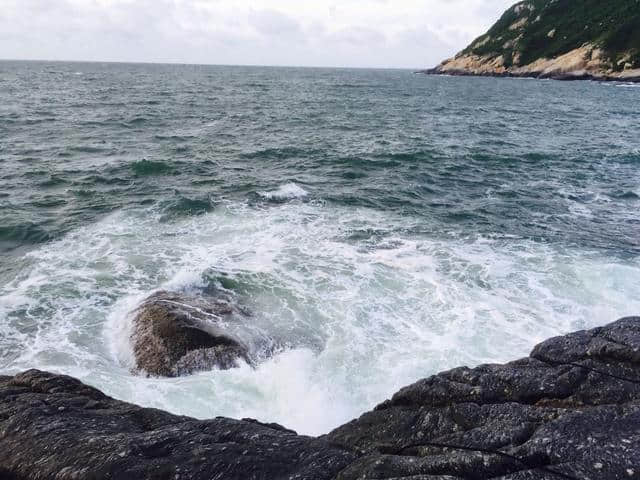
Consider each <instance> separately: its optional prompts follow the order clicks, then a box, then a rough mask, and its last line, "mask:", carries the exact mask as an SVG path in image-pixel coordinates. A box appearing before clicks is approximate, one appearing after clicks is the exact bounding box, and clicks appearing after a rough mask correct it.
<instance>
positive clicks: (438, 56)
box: [0, 0, 512, 68]
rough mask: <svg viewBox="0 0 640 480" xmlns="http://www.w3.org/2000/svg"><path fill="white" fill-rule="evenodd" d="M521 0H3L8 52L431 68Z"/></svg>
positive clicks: (2, 46)
mask: <svg viewBox="0 0 640 480" xmlns="http://www.w3.org/2000/svg"><path fill="white" fill-rule="evenodd" d="M511 3H512V0H402V1H397V0H394V1H391V0H340V1H338V0H314V1H313V2H300V1H299V0H3V8H2V10H1V11H0V39H1V42H0V58H24V59H58V60H98V61H149V62H185V63H214V64H216V63H218V64H270V65H322V66H324V65H326V66H357V67H366V66H371V67H411V68H415V67H423V66H430V65H433V64H435V63H438V62H439V61H440V60H442V59H443V58H445V57H448V56H450V55H452V54H453V53H455V52H456V51H457V50H460V49H461V48H462V47H464V46H465V45H466V44H467V43H468V42H470V41H471V40H473V39H474V38H475V37H477V36H478V35H480V34H481V33H483V32H484V31H485V30H486V29H487V28H488V27H489V26H490V25H491V24H492V23H493V22H494V21H495V20H496V19H497V18H498V17H499V15H500V14H501V13H502V11H503V10H504V9H505V8H507V7H508V6H509V5H510V4H511Z"/></svg>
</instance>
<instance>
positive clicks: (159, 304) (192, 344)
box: [131, 291, 251, 377]
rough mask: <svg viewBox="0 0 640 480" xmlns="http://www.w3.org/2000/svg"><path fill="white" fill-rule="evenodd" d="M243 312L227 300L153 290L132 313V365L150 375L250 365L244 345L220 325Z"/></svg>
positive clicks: (235, 319) (244, 316)
mask: <svg viewBox="0 0 640 480" xmlns="http://www.w3.org/2000/svg"><path fill="white" fill-rule="evenodd" d="M246 316H247V315H246V313H244V312H243V311H241V310H240V309H238V308H236V307H235V306H233V305H232V304H231V303H230V302H229V301H227V300H226V299H215V300H208V299H204V298H201V297H194V296H189V295H184V294H178V293H172V292H166V291H161V292H157V293H155V294H153V295H151V296H150V297H149V298H147V299H146V300H145V301H144V302H143V303H142V304H141V305H140V306H139V307H138V308H137V310H136V312H135V317H134V320H133V323H134V325H133V333H132V336H131V340H132V343H133V352H134V356H135V360H136V367H137V368H138V369H139V370H140V371H143V372H145V373H147V374H148V375H156V376H163V377H176V376H181V375H188V374H191V373H194V372H197V371H202V370H211V369H215V368H218V369H221V370H226V369H230V368H234V367H237V366H239V364H240V362H242V361H244V362H247V363H249V364H251V360H250V356H249V350H248V347H247V346H246V345H245V344H244V343H243V342H242V341H241V340H240V339H238V338H236V337H235V336H234V335H232V334H231V333H229V332H228V331H226V330H225V329H224V327H223V325H224V324H225V323H228V322H233V321H238V320H237V319H238V318H246Z"/></svg>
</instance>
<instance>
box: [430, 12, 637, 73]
mask: <svg viewBox="0 0 640 480" xmlns="http://www.w3.org/2000/svg"><path fill="white" fill-rule="evenodd" d="M423 73H429V74H446V75H478V76H511V77H536V78H553V79H558V80H579V79H594V80H618V81H632V82H638V81H640V1H639V0H616V1H612V2H602V1H600V0H579V1H575V0H525V1H523V2H519V3H517V4H516V5H514V6H513V7H511V8H510V9H508V10H507V11H506V12H505V13H504V14H503V15H502V17H501V18H500V19H499V20H498V22H496V23H495V25H493V26H492V27H491V28H490V29H489V31H488V32H487V33H485V34H484V35H482V36H480V37H479V38H477V39H476V40H475V41H473V42H472V43H471V44H470V45H469V46H468V47H467V48H465V49H464V50H462V51H461V52H460V53H458V54H457V55H456V56H455V57H453V58H450V59H448V60H445V61H444V62H442V63H441V64H440V65H438V66H437V67H435V68H433V69H431V70H426V71H424V72H423Z"/></svg>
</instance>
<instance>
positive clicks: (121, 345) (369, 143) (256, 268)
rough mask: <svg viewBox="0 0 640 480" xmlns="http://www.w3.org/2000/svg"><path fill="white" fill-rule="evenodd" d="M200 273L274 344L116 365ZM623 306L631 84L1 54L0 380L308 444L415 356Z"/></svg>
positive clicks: (559, 329) (550, 332)
mask: <svg viewBox="0 0 640 480" xmlns="http://www.w3.org/2000/svg"><path fill="white" fill-rule="evenodd" d="M211 288H215V289H218V291H220V289H222V290H223V291H224V292H226V294H228V295H230V296H231V298H233V301H234V302H237V304H238V305H239V306H241V307H242V308H244V309H246V310H247V311H248V312H250V317H249V320H248V322H249V323H250V324H251V325H250V326H249V327H250V328H251V329H252V331H254V332H259V334H260V335H263V336H264V337H265V338H272V339H277V341H278V345H280V347H279V348H278V349H276V350H274V351H273V352H272V354H270V355H265V356H264V358H262V359H261V361H260V362H259V363H258V365H257V366H255V368H252V367H250V366H248V365H242V366H241V367H240V368H237V369H232V370H226V371H209V372H202V373H198V374H195V375H192V376H187V377H180V378H172V379H166V378H153V377H146V376H144V375H140V374H136V373H135V369H134V366H135V362H134V359H133V355H132V348H131V340H130V335H131V325H132V312H133V310H134V309H135V308H136V306H137V305H138V304H139V303H140V302H141V301H142V300H143V299H144V298H146V297H147V296H149V295H150V294H152V293H153V292H156V291H158V290H161V289H164V290H170V291H175V292H183V293H187V294H190V295H205V294H206V292H208V291H210V289H211ZM633 314H640V89H639V88H634V86H633V85H626V84H620V83H598V82H585V81H581V82H558V81H552V80H544V81H542V80H525V79H507V78H463V77H444V76H426V75H420V74H415V73H414V72H412V71H410V70H366V69H324V68H267V67H230V66H195V65H153V64H113V63H58V62H10V61H4V62H0V374H2V375H12V374H15V373H17V372H21V371H24V370H26V369H30V368H38V369H42V370H48V371H51V372H57V373H63V374H68V375H72V376H74V377H77V378H79V379H80V380H82V381H83V382H86V383H87V384H89V385H93V386H95V387H97V388H99V389H101V390H102V391H104V392H105V393H107V394H108V395H110V396H113V397H115V398H118V399H122V400H125V401H128V402H133V403H137V404H140V405H143V406H147V407H155V408H161V409H165V410H168V411H170V412H173V413H176V414H182V415H189V416H194V417H197V418H210V417H215V416H228V417H233V418H247V417H248V418H256V419H258V420H261V421H268V422H278V423H280V424H283V425H285V426H287V427H289V428H292V429H295V430H297V431H298V432H300V433H304V434H312V435H317V434H322V433H326V432H328V431H330V430H331V429H332V428H334V427H336V426H338V425H340V424H342V423H344V422H346V421H348V420H350V419H352V418H355V417H357V416H359V415H360V414H361V413H363V412H364V411H366V410H368V409H371V408H372V407H374V406H375V405H377V404H378V403H380V402H382V401H384V400H385V399H387V398H390V397H391V396H392V395H393V393H394V392H396V391H397V390H398V389H399V388H401V387H403V386H405V385H408V384H410V383H412V382H414V381H417V380H419V379H421V378H424V377H427V376H429V375H432V374H435V373H437V372H439V371H442V370H446V369H450V368H454V367H457V366H461V365H468V366H475V365H479V364H482V363H495V362H505V361H510V360H514V359H517V358H519V357H522V356H526V355H527V354H528V353H529V352H530V351H531V349H532V347H533V346H534V345H535V344H536V343H538V342H540V341H542V340H544V339H546V338H549V337H552V336H555V335H560V334H563V333H567V332H570V331H573V330H577V329H585V328H592V327H596V326H599V325H604V324H606V323H609V322H611V321H614V320H616V319H618V318H619V317H622V316H627V315H633Z"/></svg>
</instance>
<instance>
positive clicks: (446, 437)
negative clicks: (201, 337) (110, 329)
mask: <svg viewBox="0 0 640 480" xmlns="http://www.w3.org/2000/svg"><path fill="white" fill-rule="evenodd" d="M0 478H11V479H20V480H22V479H31V478H38V479H43V480H48V479H56V480H71V479H85V478H96V479H97V478H100V479H102V478H109V479H113V480H120V479H123V480H124V479H131V478H136V479H193V480H196V479H197V480H200V479H202V480H204V479H207V480H209V479H229V480H235V479H238V480H240V479H243V480H244V479H265V480H267V479H268V480H279V479H283V480H284V479H309V480H311V479H318V480H323V479H327V480H328V479H338V480H355V479H358V480H360V479H362V480H364V479H378V480H381V479H387V480H392V479H400V478H402V479H405V480H445V479H446V480H462V479H496V480H525V479H547V480H555V479H593V480H596V479H634V478H640V318H638V317H634V318H626V319H622V320H619V321H618V322H615V323H613V324H611V325H609V326H606V327H602V328H596V329H593V330H589V331H583V332H577V333H573V334H570V335H566V336H563V337H557V338H553V339H550V340H547V341H546V342H543V343H542V344H540V345H538V346H537V347H536V348H535V349H534V350H533V352H532V354H531V356H530V357H528V358H524V359H521V360H517V361H515V362H511V363H508V364H505V365H482V366H479V367H477V368H473V369H470V368H466V367H463V368H456V369H453V370H451V371H448V372H444V373H440V374H438V375H434V376H431V377H429V378H426V379H423V380H420V381H418V382H416V383H415V384H413V385H411V386H408V387H406V388H403V389H402V390H400V391H399V392H398V393H396V394H395V395H394V396H393V398H392V399H390V400H388V401H386V402H384V403H382V404H381V405H379V406H378V407H376V409H375V410H373V411H371V412H368V413H365V414H364V415H363V416H362V417H360V418H359V419H357V420H354V421H352V422H350V423H348V424H346V425H343V426H341V427H339V428H337V429H336V430H334V431H333V432H331V433H329V434H328V435H325V436H322V437H319V438H311V437H305V436H299V435H297V434H296V433H295V432H293V431H290V430H287V429H286V428H284V427H282V426H280V425H276V424H265V423H260V422H256V421H255V420H242V421H237V420H230V419H226V418H216V419H213V420H195V419H193V418H189V417H181V416H176V415H171V414H169V413H166V412H162V411H160V410H155V409H146V408H140V407H137V406H135V405H131V404H128V403H125V402H121V401H118V400H114V399H112V398H109V397H107V396H106V395H104V394H102V393H101V392H99V391H98V390H96V389H94V388H92V387H88V386H86V385H83V384H82V383H81V382H79V381H78V380H75V379H72V378H70V377H67V376H61V375H54V374H50V373H46V372H40V371H37V370H30V371H28V372H25V373H22V374H19V375H16V376H14V377H0Z"/></svg>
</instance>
